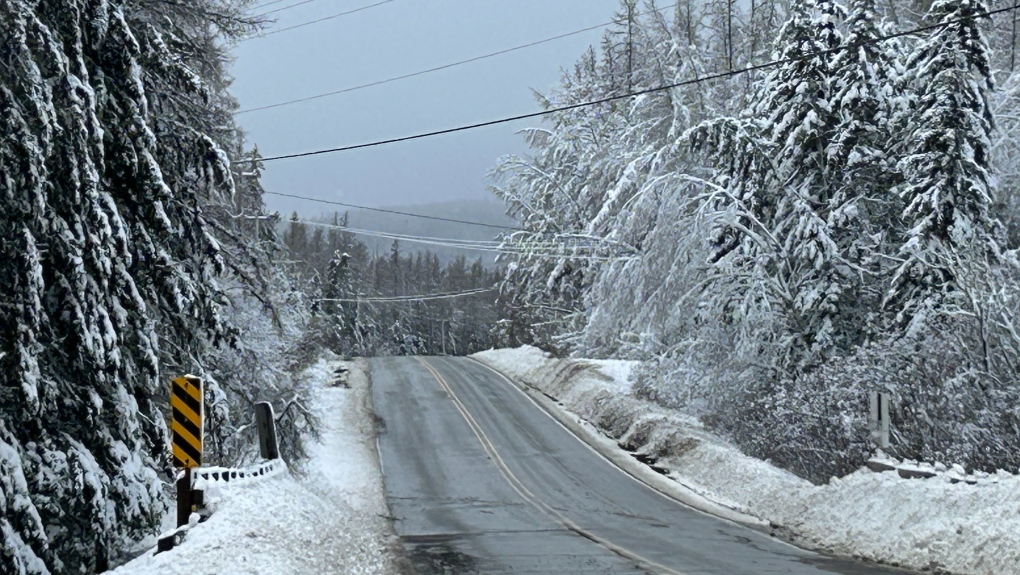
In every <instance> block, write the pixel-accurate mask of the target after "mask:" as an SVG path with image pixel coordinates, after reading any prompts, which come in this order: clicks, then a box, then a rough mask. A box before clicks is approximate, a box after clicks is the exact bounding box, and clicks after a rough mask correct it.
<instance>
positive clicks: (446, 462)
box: [370, 357, 899, 575]
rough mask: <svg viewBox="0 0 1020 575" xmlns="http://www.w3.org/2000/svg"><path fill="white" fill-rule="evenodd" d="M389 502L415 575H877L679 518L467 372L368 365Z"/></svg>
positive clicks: (678, 509) (428, 362)
mask: <svg viewBox="0 0 1020 575" xmlns="http://www.w3.org/2000/svg"><path fill="white" fill-rule="evenodd" d="M370 374H371V377H372V398H373V402H374V404H375V412H376V414H377V416H378V417H379V418H380V419H379V421H378V426H379V436H378V437H379V452H380V457H381V459H382V467H383V476H384V481H385V489H386V497H387V501H388V503H389V506H390V510H391V513H392V515H393V516H394V517H395V527H396V530H397V533H398V534H399V535H400V536H401V538H402V540H403V542H404V547H405V549H406V550H407V554H408V557H409V559H410V562H411V563H412V564H413V565H414V567H415V569H416V572H417V573H419V574H421V575H433V574H449V575H454V574H457V575H461V574H469V573H515V574H520V573H543V574H550V575H568V574H585V575H589V574H604V573H606V574H608V573H613V574H616V573H620V574H638V573H641V574H646V573H654V574H665V575H764V574H778V573H784V574H793V575H825V574H829V575H831V574H833V573H837V574H843V575H879V574H883V575H885V574H892V573H899V572H897V571H893V570H889V569H884V568H879V567H875V566H870V565H864V564H860V563H855V562H852V561H845V560H836V559H830V558H826V557H823V556H820V555H817V554H814V553H811V552H808V551H804V550H800V549H797V548H795V547H793V546H790V545H788V544H786V543H783V542H780V541H777V540H775V539H773V538H771V537H770V536H769V535H768V534H766V533H762V532H760V531H757V530H755V529H752V528H748V527H745V526H742V525H737V524H734V523H732V522H728V521H724V520H721V519H717V518H714V517H711V516H708V515H706V514H703V513H700V512H698V511H695V510H693V509H690V508H688V507H686V506H684V505H682V504H680V503H677V502H675V501H674V500H672V499H669V498H667V497H665V496H663V495H661V494H660V493H658V492H657V491H654V490H652V489H651V488H649V487H647V486H645V485H644V484H642V483H640V482H638V481H637V480H635V479H633V478H632V477H631V476H629V475H627V474H626V473H624V472H623V471H621V470H620V469H619V468H617V467H615V466H614V465H613V464H611V463H609V462H608V461H607V460H605V459H604V458H602V457H601V456H600V455H598V454H597V453H596V452H595V451H593V450H592V449H591V448H589V447H588V446H587V445H586V444H584V443H582V442H581V440H579V439H578V438H577V437H575V436H574V435H572V434H571V433H570V432H569V431H567V430H566V429H565V428H564V427H562V426H561V425H560V424H559V423H558V422H556V421H555V420H553V419H552V418H551V417H550V416H549V415H548V414H547V413H545V411H543V409H542V408H541V407H539V406H538V405H536V404H535V403H534V402H532V401H531V400H530V398H528V397H527V396H526V395H525V394H524V393H523V392H521V391H520V390H519V389H517V388H516V387H515V386H514V385H513V384H511V383H509V382H508V381H507V380H505V379H503V378H502V377H500V376H499V375H498V374H496V372H494V371H492V370H490V369H489V368H487V367H485V366H483V365H481V364H479V363H477V362H475V361H472V360H470V359H466V358H446V357H442V358H436V357H431V358H409V357H397V358H379V359H373V360H371V362H370Z"/></svg>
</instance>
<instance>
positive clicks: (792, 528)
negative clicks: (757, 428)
mask: <svg viewBox="0 0 1020 575" xmlns="http://www.w3.org/2000/svg"><path fill="white" fill-rule="evenodd" d="M472 357H473V358H475V359H477V360H479V361H481V362H483V363H485V364H487V365H489V366H490V367H493V368H495V369H497V370H499V371H501V372H503V373H504V374H506V375H507V376H509V377H511V378H514V379H516V380H517V381H519V382H521V383H524V384H527V385H529V386H532V387H534V388H536V389H538V390H539V391H541V392H542V393H544V394H546V395H548V396H550V397H553V398H555V399H556V400H557V401H558V402H559V404H560V405H561V406H562V407H563V408H565V409H567V410H569V411H571V412H573V413H574V414H576V415H578V416H580V417H581V418H582V419H584V420H586V421H588V422H590V423H592V424H594V425H595V426H596V427H598V428H599V429H600V430H601V431H602V432H603V433H605V434H606V435H607V436H609V437H610V438H611V439H613V440H615V441H616V442H617V444H618V445H619V446H620V447H622V448H624V449H627V450H628V451H633V452H635V454H636V455H640V456H641V457H642V458H643V459H646V460H648V461H650V462H654V463H655V464H656V466H659V467H662V468H665V469H666V470H668V472H669V477H670V478H671V479H674V480H675V481H677V482H678V483H680V484H682V485H683V486H685V487H687V488H689V489H691V490H692V491H694V492H696V493H698V494H699V495H702V496H704V497H707V498H708V499H711V500H712V501H715V502H716V503H718V504H720V505H724V506H727V507H730V508H732V509H734V510H736V511H739V512H742V513H747V514H748V515H751V516H753V517H757V518H760V519H762V520H764V521H768V522H770V523H772V524H773V525H775V526H776V527H777V528H779V529H782V530H784V531H785V535H786V536H788V537H789V538H790V539H792V540H794V541H797V542H800V543H801V544H803V545H806V546H809V547H814V548H818V549H823V550H826V551H830V552H833V553H837V554H841V555H848V556H855V557H860V558H863V559H866V560H869V561H878V562H882V563H886V564H891V565H899V566H903V567H908V568H911V569H931V570H933V571H936V572H938V571H939V570H943V571H948V572H951V573H958V574H966V575H1020V477H1018V476H1015V475H1011V474H1008V473H1004V472H1003V473H999V474H998V475H991V476H982V477H981V478H980V479H979V480H977V481H976V483H974V484H971V483H968V482H965V481H960V480H959V479H960V478H959V477H957V476H956V475H957V474H955V473H952V472H949V473H939V474H938V475H937V476H936V477H934V478H931V479H903V478H901V477H899V475H898V474H897V473H896V472H895V471H892V472H885V473H875V472H872V471H869V470H866V469H862V470H860V471H857V472H855V473H853V474H851V475H848V476H846V477H843V478H839V479H836V478H834V479H832V480H831V481H830V482H829V483H828V484H826V485H822V486H816V485H813V484H811V483H810V482H808V481H805V480H803V479H800V478H799V477H797V476H795V475H793V474H791V473H789V472H787V471H784V470H782V469H779V468H776V467H774V466H772V465H770V464H768V463H767V462H764V461H761V460H757V459H753V458H751V457H748V456H746V455H744V454H742V453H741V452H740V451H739V450H737V449H736V448H734V447H732V446H731V445H729V444H728V443H726V442H725V441H724V440H722V439H720V438H718V437H716V436H715V435H713V434H711V433H709V432H708V431H706V430H705V429H704V428H703V427H702V426H701V424H700V423H699V422H698V421H697V420H696V419H695V418H693V417H690V416H687V415H685V414H682V413H680V412H677V411H675V410H669V409H665V408H663V407H661V406H658V405H656V404H653V403H650V402H647V401H642V400H639V399H636V398H634V397H633V396H631V395H629V394H628V392H627V391H624V392H623V393H621V390H629V389H630V385H629V383H627V382H626V381H625V380H624V381H621V378H626V377H627V376H628V374H629V368H630V367H632V366H633V362H619V361H593V360H576V359H564V360H558V359H552V358H550V357H548V356H547V355H546V354H545V353H544V352H542V351H541V350H539V349H536V348H532V347H522V348H517V349H506V350H490V351H485V352H481V353H478V354H475V355H473V356H472ZM628 364H629V365H628ZM607 366H608V367H609V369H606V367H607ZM610 373H611V374H612V377H610V375H609V374H610Z"/></svg>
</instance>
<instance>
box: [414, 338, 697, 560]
mask: <svg viewBox="0 0 1020 575" xmlns="http://www.w3.org/2000/svg"><path fill="white" fill-rule="evenodd" d="M417 359H418V361H419V362H421V364H422V365H423V366H424V367H425V369H427V370H428V371H429V373H431V374H432V376H433V377H434V378H435V379H436V381H437V382H439V386H440V387H442V388H443V390H444V391H446V394H447V395H449V396H450V400H451V401H452V402H453V406H454V407H455V408H456V409H457V411H458V412H460V415H461V417H463V418H464V421H466V422H467V424H468V427H470V428H471V431H472V433H474V434H475V437H476V438H477V439H478V443H480V444H481V446H482V449H483V450H484V451H485V453H486V454H487V455H488V456H489V458H490V459H491V460H492V462H493V463H494V464H495V465H496V469H497V470H498V471H499V474H500V475H501V476H502V477H503V479H504V480H505V481H506V482H507V484H509V485H510V487H511V488H512V489H513V490H514V491H516V492H517V494H518V495H520V496H521V498H523V499H524V500H525V501H526V502H528V503H530V504H531V505H532V506H533V507H534V508H536V509H538V510H539V511H541V512H542V513H544V514H546V515H548V516H549V517H551V518H552V519H553V520H554V521H556V522H557V523H559V524H560V525H561V526H562V527H563V528H564V529H566V530H568V531H573V532H574V533H577V534H578V535H580V536H582V537H584V538H585V539H588V540H590V541H593V542H595V543H598V544H599V545H601V546H603V547H605V548H606V549H608V550H609V551H612V552H613V553H615V554H617V555H619V556H621V557H624V558H626V559H630V560H631V561H636V562H637V563H640V564H643V565H644V566H646V567H650V568H652V569H654V570H657V571H659V572H660V573H665V574H667V575H686V574H685V573H683V572H681V571H677V570H676V569H672V568H670V567H667V566H665V565H662V564H661V563H656V562H655V561H652V560H651V559H648V558H647V557H644V556H642V555H639V554H638V553H635V552H634V551H631V550H629V549H626V548H624V547H621V546H619V545H617V544H615V543H613V542H612V541H609V540H608V539H606V538H604V537H601V536H599V535H596V534H594V533H592V532H590V531H587V530H585V529H583V528H582V527H581V526H580V525H578V524H577V523H575V522H574V521H572V520H570V519H569V518H568V517H566V516H565V515H563V514H562V513H560V512H559V511H557V510H556V509H554V508H553V507H551V506H550V505H549V504H547V503H546V502H544V501H542V500H541V499H539V498H538V497H537V496H536V495H535V494H534V493H532V492H531V490H530V489H528V488H527V486H525V485H524V483H523V482H522V481H521V480H520V479H518V478H517V476H516V475H514V472H513V471H511V470H510V467H509V466H507V464H506V461H504V460H503V458H502V457H501V456H500V455H499V452H498V451H497V450H496V446H495V445H493V444H492V441H490V440H489V436H488V435H486V434H485V432H484V431H482V428H481V426H480V425H478V422H477V421H476V420H475V418H474V417H472V416H471V413H470V412H468V410H467V407H466V406H465V405H464V403H463V402H461V400H460V398H459V397H457V394H456V393H454V392H453V388H452V387H450V384H449V383H448V382H447V381H446V379H445V378H443V376H442V375H440V373H439V372H438V371H436V370H435V369H434V368H433V367H432V366H431V365H429V363H428V362H427V361H425V360H424V359H422V358H420V357H419V358H417Z"/></svg>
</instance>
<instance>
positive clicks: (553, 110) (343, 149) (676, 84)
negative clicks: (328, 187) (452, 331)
mask: <svg viewBox="0 0 1020 575" xmlns="http://www.w3.org/2000/svg"><path fill="white" fill-rule="evenodd" d="M1018 8H1020V6H1006V7H1004V8H998V9H996V10H990V11H987V12H982V13H981V14H975V15H973V16H964V17H963V18H957V19H954V20H949V21H946V22H940V23H938V24H931V25H928V26H922V27H920V28H914V29H912V30H906V31H903V32H897V33H895V34H888V35H886V36H881V37H879V38H876V39H874V40H871V41H867V42H855V43H853V44H846V45H843V46H839V47H837V48H829V49H826V50H819V51H818V52H812V53H809V54H805V55H803V56H797V57H795V58H785V59H782V60H771V61H769V62H765V63H762V64H756V65H754V66H748V67H746V68H740V69H737V70H729V71H727V72H719V73H717V74H712V75H709V76H703V77H701V78H695V79H693V80H683V81H681V82H674V83H672V84H666V85H664V86H657V87H654V88H646V89H644V90H638V91H635V92H628V93H626V94H620V95H617V96H607V97H605V98H599V99H597V100H589V101H586V102H579V103H576V104H569V105H566V106H560V107H558V108H550V109H548V110H542V111H540V112H531V113H529V114H521V115H518V116H511V117H508V118H501V119H498V120H490V121H488V122H479V123H476V124H468V125H465V126H457V127H455V128H446V129H443V130H436V131H433V132H423V133H419V134H414V135H411V136H402V137H399V138H390V139H386V140H377V141H374V142H367V143H364V144H354V145H351V146H341V147H339V148H328V149H324V150H314V151H311V152H299V153H296V154H285V155H281V156H271V157H268V158H260V159H258V160H237V161H235V163H239V164H241V163H251V162H253V161H259V162H274V161H278V160H289V159H293V158H305V157H308V156H319V155H322V154H335V153H339V152H349V151H353V150H361V149H365V148H374V147H378V146H385V145H388V144H397V143H400V142H409V141H412V140H421V139H425V138H432V137H435V136H443V135H446V134H454V133H457V132H465V131H468V130H475V129H478V128H486V127H489V126H496V125H499V124H507V123H510V122H517V121H520V120H528V119H532V118H540V117H542V116H549V115H552V114H557V113H560V112H567V111H570V110H576V109H578V108H587V107H590V106H598V105H600V104H608V103H610V102H615V101H617V100H624V99H628V98H633V97H635V96H643V95H646V94H652V93H655V92H662V91H665V90H672V89H674V88H681V87H684V86H692V85H696V84H701V83H704V82H709V81H712V80H720V79H723V78H729V77H732V76H738V75H741V74H747V73H749V72H757V71H759V70H767V69H769V68H774V67H776V66H782V65H784V64H792V63H794V62H801V61H804V60H809V59H811V58H817V57H819V56H826V55H829V54H834V53H837V52H841V51H843V50H852V49H857V48H860V47H862V46H868V45H871V44H877V43H879V42H884V41H886V40H892V39H895V38H902V37H904V36H910V35H913V34H918V33H921V32H927V31H929V30H934V29H936V28H942V27H945V26H950V25H952V24H959V23H960V22H965V21H967V20H974V19H977V18H987V17H989V16H994V15H996V14H1001V13H1004V12H1009V11H1014V10H1017V9H1018Z"/></svg>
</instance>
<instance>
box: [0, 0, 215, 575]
mask: <svg viewBox="0 0 1020 575" xmlns="http://www.w3.org/2000/svg"><path fill="white" fill-rule="evenodd" d="M213 3H214V2H213V1H212V0H210V2H208V3H207V4H210V5H211V4H213ZM215 3H216V4H222V6H223V7H226V6H229V4H228V3H226V2H223V3H219V2H215ZM162 7H163V4H159V5H156V4H145V5H136V4H131V3H124V2H108V1H92V0H71V1H64V0H61V1H59V2H58V1H42V2H24V1H21V0H5V1H4V2H0V28H2V29H3V30H4V36H3V39H2V45H3V50H4V53H5V56H4V61H5V65H3V66H0V110H2V112H0V113H2V115H0V117H2V118H3V120H2V128H0V197H2V198H3V204H4V210H2V213H0V233H2V234H4V237H6V238H10V239H11V241H6V242H4V244H3V247H2V248H0V249H2V250H3V255H2V256H0V261H2V262H3V265H4V266H7V267H6V269H5V270H4V273H3V274H2V275H3V278H2V279H0V289H2V290H3V292H4V293H5V294H9V297H8V299H7V300H6V301H5V302H4V304H3V305H0V325H3V327H4V329H3V330H2V332H3V333H2V335H0V355H2V358H0V370H2V374H3V380H4V382H5V383H4V386H3V391H2V393H3V397H2V398H0V421H3V422H4V423H3V424H2V425H0V427H2V429H0V443H2V444H0V451H2V458H0V461H2V463H0V465H2V466H3V468H4V480H3V481H4V482H5V483H7V482H9V486H8V485H5V487H4V489H3V495H2V496H0V526H2V529H0V571H2V572H4V573H45V572H52V573H65V572H67V573H69V572H74V573H79V572H84V573H88V572H93V571H98V570H103V569H105V568H106V567H107V566H108V564H109V561H110V559H111V558H112V557H115V556H116V555H117V554H118V553H119V552H121V550H123V549H124V548H125V546H126V545H127V544H128V543H129V542H131V541H133V540H136V539H138V538H140V537H142V536H143V535H147V534H150V533H151V532H152V530H153V528H154V527H155V526H156V525H157V524H158V523H159V521H160V520H161V517H162V514H163V511H164V509H165V503H164V500H163V482H162V480H161V479H160V477H159V476H158V475H157V470H165V469H166V463H167V460H166V450H165V444H166V430H165V426H164V423H163V418H162V415H161V408H162V407H163V406H162V402H160V403H158V404H157V403H156V398H157V397H159V396H160V395H162V394H163V393H165V391H164V390H165V385H166V381H165V380H166V377H165V376H166V374H167V371H164V370H167V369H171V370H173V371H174V372H175V373H179V371H178V369H175V366H173V365H171V364H170V363H169V360H170V359H171V358H176V361H177V362H179V363H178V365H186V366H187V368H190V367H191V366H193V365H195V362H193V361H192V359H193V358H194V357H196V356H200V355H201V354H203V353H204V350H205V349H207V348H208V346H209V345H210V343H212V342H215V341H216V340H217V339H219V338H220V337H221V334H222V333H223V329H222V324H221V322H220V318H219V313H218V311H219V307H220V295H219V290H218V288H217V285H216V283H215V279H214V277H215V275H216V274H217V273H218V272H219V271H220V270H222V259H221V257H220V255H219V243H218V241H217V240H216V239H215V237H214V233H213V229H212V227H211V226H210V225H209V223H208V222H207V221H206V220H205V218H204V217H203V215H202V207H203V205H204V204H205V203H207V202H208V201H210V199H212V198H214V197H217V196H229V194H230V191H231V190H232V180H231V177H230V174H229V170H228V167H227V161H226V154H225V153H223V152H222V149H221V147H220V145H219V144H217V143H216V141H215V139H214V138H213V137H212V136H210V135H209V134H207V133H204V132H203V128H204V127H205V126H207V125H209V124H208V123H205V124H203V120H204V118H205V117H206V116H205V115H206V111H207V110H209V109H214V108H215V106H210V105H209V99H208V96H209V95H210V94H212V93H214V92H215V90H216V88H215V87H214V88H210V87H209V86H208V85H206V83H205V78H206V77H207V71H206V70H198V69H195V68H194V67H192V66H189V62H186V60H190V63H194V62H197V61H198V60H201V59H203V58H206V57H208V56H209V55H210V54H215V53H217V52H216V51H217V50H220V48H215V47H212V46H211V45H209V46H207V47H208V48H209V50H210V51H207V52H205V53H202V54H198V53H190V52H189V53H187V54H185V53H184V51H183V50H180V45H179V44H175V42H181V41H185V40H187V39H194V38H196V37H198V36H197V34H198V31H199V30H201V35H202V36H203V37H206V38H208V37H209V35H210V34H214V33H215V32H210V30H214V29H218V30H220V31H222V29H219V28H217V26H216V25H214V26H212V27H210V26H209V24H210V22H208V21H207V20H202V18H201V17H195V16H194V13H192V17H191V22H192V24H194V27H193V28H191V29H190V31H189V30H182V29H179V28H178V27H176V24H175V23H176V22H180V20H171V19H167V18H162V17H160V15H159V14H157V13H155V12H154V11H158V10H162V9H163V8H162ZM181 12H182V13H183V12H185V10H183V9H181ZM197 12H198V13H205V12H206V11H204V10H198V11H197ZM209 12H215V10H209ZM220 13H222V14H226V13H228V12H227V11H220ZM196 18H197V19H196ZM225 18H226V17H225ZM224 21H225V20H224ZM189 34H190V35H189ZM168 38H172V39H171V40H169V42H168V41H167V39H168ZM213 60H215V58H213ZM180 102H194V103H193V104H190V109H189V111H188V113H187V114H184V113H183V112H182V113H178V112H177V111H175V103H180ZM169 346H174V347H173V348H172V349H169V348H168V347H169ZM8 478H9V479H8Z"/></svg>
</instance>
